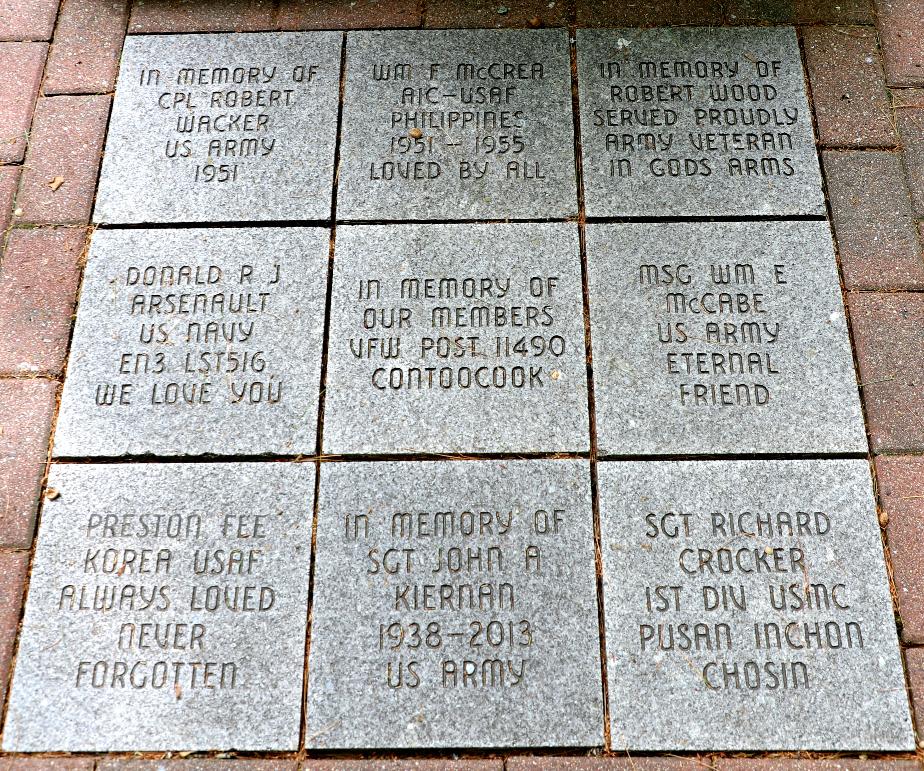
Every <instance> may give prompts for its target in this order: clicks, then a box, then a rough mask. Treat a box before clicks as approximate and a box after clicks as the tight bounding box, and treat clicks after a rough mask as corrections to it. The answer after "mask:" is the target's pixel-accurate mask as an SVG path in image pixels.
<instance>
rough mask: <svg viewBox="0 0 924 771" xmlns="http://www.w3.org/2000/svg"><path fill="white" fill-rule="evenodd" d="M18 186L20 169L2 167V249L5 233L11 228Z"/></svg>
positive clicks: (0, 207)
mask: <svg viewBox="0 0 924 771" xmlns="http://www.w3.org/2000/svg"><path fill="white" fill-rule="evenodd" d="M17 184H19V167H18V166H0V247H2V244H3V231H4V230H6V229H7V227H9V224H10V220H11V219H12V217H13V199H14V198H15V197H16V185H17Z"/></svg>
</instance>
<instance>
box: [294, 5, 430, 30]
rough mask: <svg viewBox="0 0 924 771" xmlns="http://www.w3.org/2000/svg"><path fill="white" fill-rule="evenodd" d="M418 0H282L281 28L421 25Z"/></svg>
mask: <svg viewBox="0 0 924 771" xmlns="http://www.w3.org/2000/svg"><path fill="white" fill-rule="evenodd" d="M419 25H420V4H419V3H418V1H417V0H355V2H343V0H282V2H280V4H279V15H278V17H277V21H276V26H277V27H278V28H279V29H287V30H289V29H368V28H388V27H417V26H419Z"/></svg>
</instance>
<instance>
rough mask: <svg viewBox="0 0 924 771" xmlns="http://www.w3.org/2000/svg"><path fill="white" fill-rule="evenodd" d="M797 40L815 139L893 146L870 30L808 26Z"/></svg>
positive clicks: (826, 142)
mask: <svg viewBox="0 0 924 771" xmlns="http://www.w3.org/2000/svg"><path fill="white" fill-rule="evenodd" d="M803 40H804V41H805V60H806V64H807V65H808V75H809V82H810V83H811V86H812V102H813V105H814V107H815V119H816V121H817V123H818V138H819V140H820V142H821V144H822V145H823V146H825V147H893V146H894V145H895V144H896V141H897V137H896V134H895V126H894V122H893V118H892V110H891V105H890V104H889V98H888V93H887V91H886V85H885V75H884V73H883V70H882V60H881V59H880V57H879V48H878V46H877V42H876V31H875V30H874V29H871V28H867V27H809V28H808V29H806V30H805V32H804V34H803Z"/></svg>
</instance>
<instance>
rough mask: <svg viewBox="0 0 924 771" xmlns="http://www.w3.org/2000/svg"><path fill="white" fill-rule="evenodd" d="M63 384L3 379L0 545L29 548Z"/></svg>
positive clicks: (0, 382) (0, 401)
mask: <svg viewBox="0 0 924 771" xmlns="http://www.w3.org/2000/svg"><path fill="white" fill-rule="evenodd" d="M57 388H58V384H57V383H56V382H54V381H53V380H43V379H39V378H34V379H28V380H0V546H4V547H13V548H20V549H28V548H29V546H31V544H32V530H33V527H34V525H35V512H36V510H37V508H38V496H39V492H40V490H41V486H42V477H43V476H44V474H45V461H46V459H47V457H48V437H49V434H50V433H51V419H52V416H53V415H54V410H55V395H56V393H57Z"/></svg>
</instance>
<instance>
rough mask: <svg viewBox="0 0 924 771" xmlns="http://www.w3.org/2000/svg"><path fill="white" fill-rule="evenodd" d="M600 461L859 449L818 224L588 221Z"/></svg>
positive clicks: (826, 238) (827, 239) (860, 431)
mask: <svg viewBox="0 0 924 771" xmlns="http://www.w3.org/2000/svg"><path fill="white" fill-rule="evenodd" d="M587 261H588V268H589V280H590V318H591V343H592V346H593V354H594V358H593V372H594V394H595V399H596V414H597V431H598V436H599V450H600V453H601V454H602V455H630V454H640V455H676V454H692V455H710V454H721V453H739V454H740V453H762V454H774V453H776V454H781V453H789V454H794V453H837V452H840V453H844V452H857V453H865V452H866V451H867V443H866V434H865V430H864V426H863V418H862V414H861V410H860V399H859V394H858V389H857V380H856V374H855V372H854V367H853V358H852V355H851V351H850V342H849V339H848V335H847V322H846V318H845V313H844V306H843V301H842V299H841V291H840V283H839V281H838V275H837V266H836V264H835V259H834V249H833V245H832V242H831V234H830V231H829V230H828V226H827V224H826V223H823V222H804V221H803V222H738V223H709V222H700V223H673V224H671V223H654V224H652V223H648V224H643V223H631V224H618V225H603V224H592V225H588V226H587Z"/></svg>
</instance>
